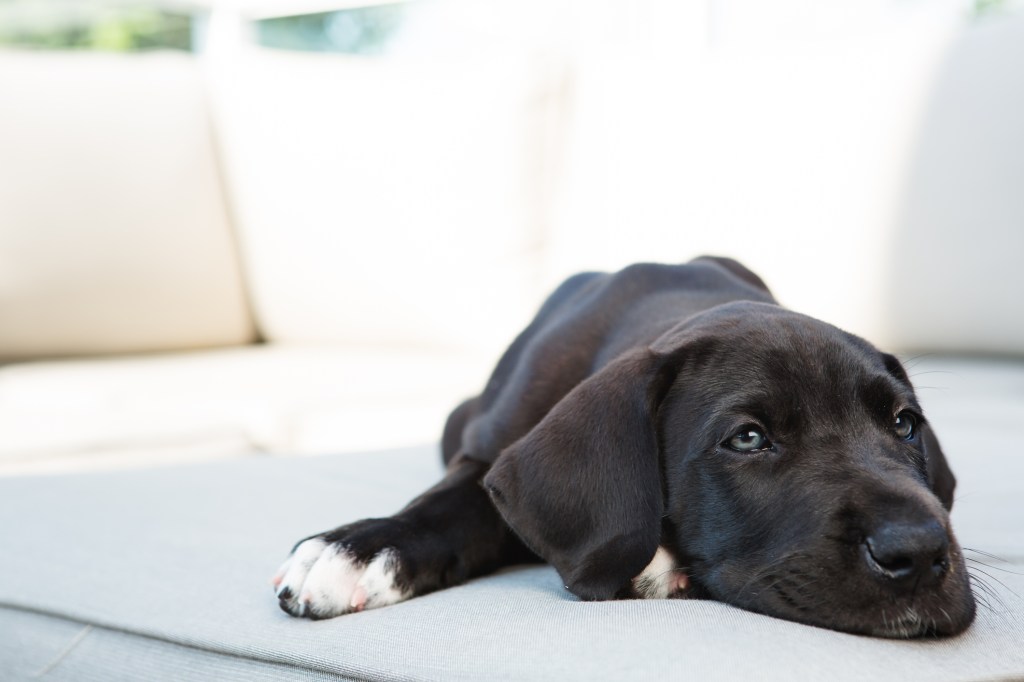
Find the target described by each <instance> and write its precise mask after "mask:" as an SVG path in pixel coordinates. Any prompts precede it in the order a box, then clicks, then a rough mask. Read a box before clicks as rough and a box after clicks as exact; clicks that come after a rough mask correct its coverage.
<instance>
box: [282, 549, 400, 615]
mask: <svg viewBox="0 0 1024 682" xmlns="http://www.w3.org/2000/svg"><path fill="white" fill-rule="evenodd" d="M400 570H401V559H400V557H399V554H398V551H397V550H395V549H394V548H391V547H385V548H382V549H380V550H379V551H377V552H375V553H374V554H373V555H372V556H370V557H369V559H367V560H360V559H359V558H357V556H356V554H355V553H354V552H353V551H352V548H351V547H350V546H349V545H348V544H347V543H346V542H345V541H343V540H334V541H331V540H330V537H329V536H328V537H326V538H325V536H323V535H321V536H316V537H312V538H310V539H308V540H305V541H303V542H301V543H299V545H298V546H297V547H296V548H295V550H294V551H293V552H292V554H291V556H290V557H288V560H287V561H285V562H284V564H282V565H281V568H279V569H278V571H277V574H276V575H275V576H274V578H273V584H274V590H275V592H276V594H277V599H278V602H279V603H280V606H281V608H282V609H283V610H284V611H285V612H286V613H289V614H291V615H293V616H298V617H305V618H312V619H314V620H318V619H321V618H333V617H334V616H340V615H343V614H346V613H352V612H355V611H362V610H363V609H374V608H378V607H381V606H387V605H389V604H394V603H397V602H400V601H404V600H405V599H408V598H409V597H410V596H412V594H411V591H410V590H408V589H403V588H402V587H400V586H399V584H398V580H397V577H398V574H399V572H400Z"/></svg>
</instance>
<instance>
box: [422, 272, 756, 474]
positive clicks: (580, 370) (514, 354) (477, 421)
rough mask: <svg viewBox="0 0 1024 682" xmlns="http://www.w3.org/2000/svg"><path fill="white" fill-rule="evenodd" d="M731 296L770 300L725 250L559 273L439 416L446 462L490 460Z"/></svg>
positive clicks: (732, 297) (731, 298) (754, 278)
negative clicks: (481, 384) (640, 349)
mask: <svg viewBox="0 0 1024 682" xmlns="http://www.w3.org/2000/svg"><path fill="white" fill-rule="evenodd" d="M731 301H758V302H762V303H774V302H775V299H774V298H773V297H772V295H771V293H770V292H769V291H768V287H767V286H765V284H764V282H763V281H762V280H761V279H760V278H759V277H758V276H757V275H755V274H754V273H753V272H751V271H750V270H748V269H747V268H745V267H744V266H743V265H741V264H740V263H738V262H737V261H735V260H732V259H730V258H718V257H709V256H704V257H701V258H697V259H695V260H693V261H691V262H689V263H685V264H682V265H663V264H656V263H639V264H636V265H631V266H629V267H627V268H625V269H623V270H621V271H619V272H616V273H598V272H586V273H581V274H578V275H575V276H574V277H571V278H569V279H568V280H566V281H565V282H564V283H563V284H562V285H561V286H560V287H559V288H558V289H557V290H555V292H554V293H553V294H552V295H551V296H550V297H549V298H548V299H547V301H545V303H544V305H543V306H542V307H541V309H540V311H539V312H538V313H537V316H536V317H535V318H534V319H533V321H532V322H531V323H530V325H529V326H528V327H527V328H526V329H525V330H524V331H523V332H522V333H521V334H520V335H519V336H518V337H517V338H516V340H515V341H514V342H513V343H512V345H511V346H510V347H509V348H508V350H507V351H506V352H505V354H504V355H503V356H502V358H501V360H500V361H499V362H498V365H497V367H496V368H495V370H494V372H493V374H492V375H491V378H490V380H489V381H488V382H487V386H486V387H485V389H484V391H483V393H482V394H481V395H480V396H478V397H476V398H471V399H470V400H467V401H466V402H464V403H462V404H461V405H459V407H457V408H456V409H455V410H454V411H453V412H452V414H451V415H450V416H449V417H448V421H447V423H446V424H445V429H444V435H443V437H442V441H441V442H442V451H443V455H444V461H445V463H446V464H447V463H448V462H449V461H450V460H451V458H452V457H454V456H455V455H456V454H457V453H459V452H460V451H461V452H462V453H463V454H465V455H466V456H469V457H471V458H473V459H476V460H480V461H485V462H493V461H494V460H495V458H497V456H498V454H500V452H501V450H502V449H504V448H505V447H507V446H508V445H510V444H512V443H513V442H514V441H515V440H517V439H518V438H520V437H521V436H523V435H525V434H526V433H527V432H528V431H529V430H530V429H531V428H533V426H534V425H536V424H537V423H538V422H539V421H540V420H541V419H542V418H543V417H544V415H545V414H547V412H548V410H550V409H551V407H552V406H554V405H555V404H556V403H557V402H558V401H559V400H561V399H562V398H563V397H564V396H565V395H566V394H567V393H568V392H569V391H571V390H572V389H573V388H574V387H575V386H576V385H577V384H578V383H580V382H581V381H583V380H584V379H586V378H587V377H588V376H590V375H591V374H593V373H594V372H596V371H598V370H600V369H601V368H602V367H604V366H605V365H606V364H608V362H610V361H611V360H613V359H614V358H616V357H618V356H619V355H620V354H622V353H623V352H626V351H628V350H630V349H632V348H635V347H637V346H641V345H647V344H650V343H651V342H653V341H654V340H655V339H657V338H658V337H659V336H661V335H662V334H663V333H664V332H665V331H667V330H668V329H669V328H671V327H672V326H674V325H675V324H677V323H678V322H679V321H680V320H683V319H686V318H687V317H689V316H691V315H694V314H697V313H699V312H702V311H704V310H707V309H709V308H713V307H714V306H716V305H720V304H722V303H729V302H731Z"/></svg>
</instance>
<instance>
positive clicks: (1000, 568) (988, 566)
mask: <svg viewBox="0 0 1024 682" xmlns="http://www.w3.org/2000/svg"><path fill="white" fill-rule="evenodd" d="M964 561H970V562H971V563H972V564H979V565H981V566H985V567H986V568H991V569H992V570H993V571H1002V572H1003V573H1009V574H1011V575H1024V573H1021V572H1020V571H1011V570H1010V569H1008V568H1002V567H1000V566H993V565H992V564H986V563H985V562H984V561H980V560H978V559H974V558H971V557H964Z"/></svg>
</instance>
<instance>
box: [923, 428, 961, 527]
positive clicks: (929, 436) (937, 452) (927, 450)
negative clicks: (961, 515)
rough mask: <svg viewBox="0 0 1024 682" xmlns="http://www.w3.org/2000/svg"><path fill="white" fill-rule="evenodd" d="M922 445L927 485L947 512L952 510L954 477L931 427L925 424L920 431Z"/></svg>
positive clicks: (954, 488) (954, 486)
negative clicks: (926, 471)
mask: <svg viewBox="0 0 1024 682" xmlns="http://www.w3.org/2000/svg"><path fill="white" fill-rule="evenodd" d="M921 440H922V442H923V443H924V456H925V460H926V461H927V462H928V484H929V485H930V486H931V488H932V492H933V493H935V496H936V497H938V498H939V501H940V502H942V506H943V507H945V508H946V509H947V510H949V509H952V508H953V491H954V490H956V477H955V476H954V475H953V472H952V471H951V470H950V468H949V464H947V463H946V456H945V455H944V454H942V448H940V447H939V439H938V438H936V437H935V432H934V431H932V428H931V426H929V425H928V424H925V425H924V427H923V428H922V430H921Z"/></svg>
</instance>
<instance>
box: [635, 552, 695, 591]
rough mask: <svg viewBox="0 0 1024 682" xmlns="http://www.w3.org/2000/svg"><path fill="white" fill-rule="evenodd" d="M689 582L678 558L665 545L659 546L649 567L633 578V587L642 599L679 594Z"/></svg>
mask: <svg viewBox="0 0 1024 682" xmlns="http://www.w3.org/2000/svg"><path fill="white" fill-rule="evenodd" d="M689 584H690V580H689V578H687V577H686V574H685V573H684V572H683V571H682V569H681V568H679V565H678V564H677V563H676V558H675V557H674V556H672V554H671V553H670V552H669V551H668V550H667V549H665V548H664V547H658V551H656V552H655V553H654V558H653V559H651V563H649V564H647V568H645V569H644V570H642V571H640V575H638V576H637V577H635V578H633V589H635V590H636V592H637V594H638V595H639V596H640V597H641V598H642V599H667V598H668V597H673V596H679V595H680V594H681V593H682V592H683V591H684V590H685V589H686V588H687V587H688V586H689Z"/></svg>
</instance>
